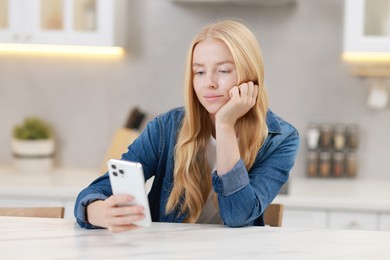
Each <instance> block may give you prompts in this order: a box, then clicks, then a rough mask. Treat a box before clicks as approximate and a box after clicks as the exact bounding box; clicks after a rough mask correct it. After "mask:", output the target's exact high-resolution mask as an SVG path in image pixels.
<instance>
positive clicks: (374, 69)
mask: <svg viewBox="0 0 390 260" xmlns="http://www.w3.org/2000/svg"><path fill="white" fill-rule="evenodd" d="M342 57H343V60H344V61H346V62H347V64H348V65H349V66H350V70H351V73H352V74H353V75H356V76H364V77H389V76H390V69H389V66H388V65H389V63H390V0H345V10H344V40H343V54H342ZM373 87H374V88H375V89H376V90H379V91H382V92H383V90H382V89H380V88H379V87H378V86H375V85H374V86H373Z"/></svg>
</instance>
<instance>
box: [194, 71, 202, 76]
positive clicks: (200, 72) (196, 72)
mask: <svg viewBox="0 0 390 260" xmlns="http://www.w3.org/2000/svg"><path fill="white" fill-rule="evenodd" d="M194 74H195V75H203V74H204V71H195V73H194Z"/></svg>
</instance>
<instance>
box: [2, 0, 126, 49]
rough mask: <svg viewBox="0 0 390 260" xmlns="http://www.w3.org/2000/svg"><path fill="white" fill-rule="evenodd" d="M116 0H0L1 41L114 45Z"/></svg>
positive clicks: (115, 40)
mask: <svg viewBox="0 0 390 260" xmlns="http://www.w3.org/2000/svg"><path fill="white" fill-rule="evenodd" d="M115 4H117V1H109V0H0V10H1V11H0V42H1V43H12V44H55V45H84V46H114V45H117V43H118V42H119V43H120V39H118V37H116V35H117V32H116V28H117V26H115V25H116V22H117V19H116V17H117V15H116V14H115V10H116V8H115Z"/></svg>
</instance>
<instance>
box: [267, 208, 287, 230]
mask: <svg viewBox="0 0 390 260" xmlns="http://www.w3.org/2000/svg"><path fill="white" fill-rule="evenodd" d="M283 210H284V205H282V204H275V203H274V204H270V205H269V206H268V208H266V209H265V211H264V224H265V225H267V226H271V227H281V226H282V221H283Z"/></svg>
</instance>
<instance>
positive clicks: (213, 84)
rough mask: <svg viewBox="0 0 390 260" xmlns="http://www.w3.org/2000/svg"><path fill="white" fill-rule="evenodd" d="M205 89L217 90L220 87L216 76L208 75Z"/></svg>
mask: <svg viewBox="0 0 390 260" xmlns="http://www.w3.org/2000/svg"><path fill="white" fill-rule="evenodd" d="M204 87H206V88H217V87H218V83H217V79H216V78H215V75H214V74H211V73H209V74H207V75H206V77H205V80H204Z"/></svg>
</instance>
